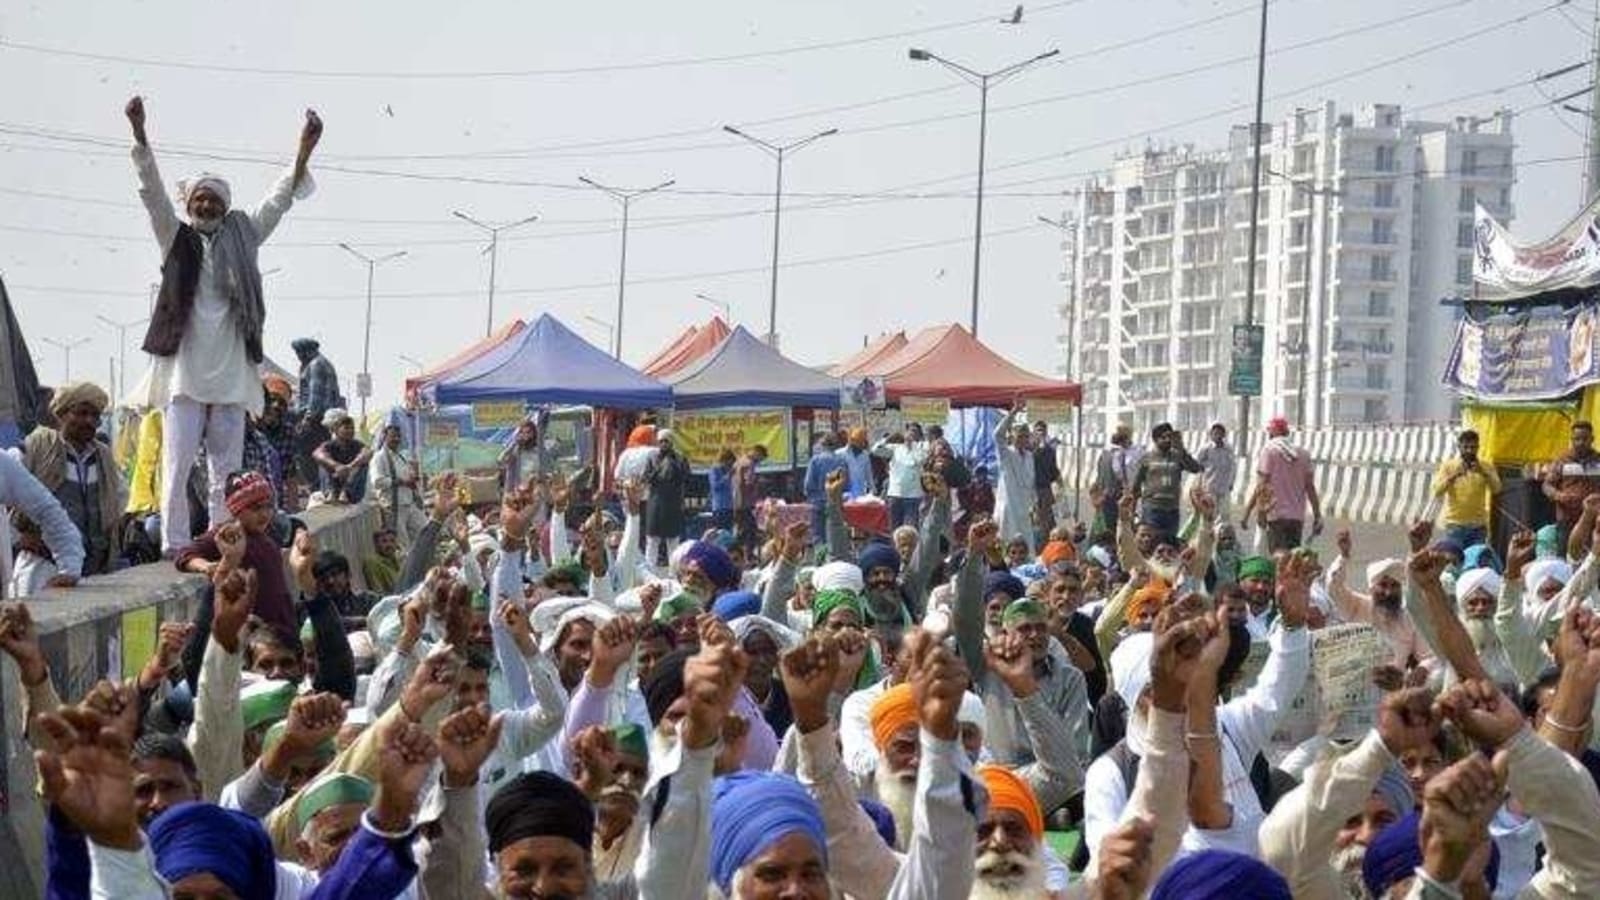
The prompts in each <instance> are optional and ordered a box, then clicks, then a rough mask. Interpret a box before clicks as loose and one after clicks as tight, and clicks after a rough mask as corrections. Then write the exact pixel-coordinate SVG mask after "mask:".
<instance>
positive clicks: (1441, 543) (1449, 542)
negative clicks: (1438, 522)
mask: <svg viewBox="0 0 1600 900" xmlns="http://www.w3.org/2000/svg"><path fill="white" fill-rule="evenodd" d="M1428 549H1430V550H1437V551H1439V552H1441V553H1448V554H1450V555H1451V556H1455V557H1459V558H1464V557H1465V556H1466V553H1467V551H1466V548H1464V547H1462V546H1461V542H1460V541H1458V540H1456V539H1454V538H1448V537H1442V538H1439V539H1438V540H1436V541H1434V542H1433V546H1431V547H1429V548H1428Z"/></svg>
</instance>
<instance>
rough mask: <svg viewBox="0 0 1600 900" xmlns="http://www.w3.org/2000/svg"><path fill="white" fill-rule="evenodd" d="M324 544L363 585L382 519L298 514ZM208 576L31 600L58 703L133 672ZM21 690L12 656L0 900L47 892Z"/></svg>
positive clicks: (0, 733) (128, 574)
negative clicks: (161, 630)
mask: <svg viewBox="0 0 1600 900" xmlns="http://www.w3.org/2000/svg"><path fill="white" fill-rule="evenodd" d="M301 517H302V518H303V519H304V520H305V522H306V525H307V526H308V527H309V528H310V529H311V531H312V533H313V534H315V535H316V536H317V541H318V545H319V546H320V547H322V548H323V549H328V550H337V551H339V552H340V553H343V554H344V555H345V556H346V557H348V558H349V559H350V563H351V570H352V576H353V578H354V579H355V583H356V584H357V585H358V586H359V585H360V584H362V581H361V560H362V558H363V557H364V556H366V555H367V554H369V553H370V552H371V546H372V532H373V530H374V529H375V528H376V526H377V522H378V515H377V512H376V510H375V509H373V508H371V507H322V508H319V509H314V510H310V511H308V512H306V513H303V514H301ZM204 586H205V581H204V579H203V578H201V577H200V576H198V575H182V574H180V573H178V572H177V571H176V570H175V569H174V568H173V566H172V564H171V563H155V564H152V565H148V566H139V567H137V568H133V569H126V570H124V571H121V572H117V573H115V574H112V575H107V576H104V577H100V578H90V579H87V580H85V581H83V582H82V583H81V584H79V585H78V586H77V587H76V588H74V589H72V590H70V591H60V590H53V591H49V592H47V593H46V594H44V595H43V596H40V597H35V598H32V599H30V600H29V602H28V608H29V610H30V611H31V612H32V614H33V619H34V623H35V624H36V625H37V626H38V629H39V643H40V646H41V649H43V651H44V655H45V658H46V659H47V660H48V661H49V663H50V677H51V679H52V681H53V682H54V683H55V688H56V691H57V693H59V694H60V695H61V697H62V699H64V700H67V701H73V700H76V699H78V698H80V697H82V696H83V695H84V694H85V693H87V692H88V690H89V689H90V688H91V687H93V686H94V684H95V683H96V682H98V681H99V680H100V679H102V678H108V677H114V678H131V677H135V676H137V675H138V673H139V669H141V668H142V667H143V666H144V663H145V661H146V660H148V659H149V657H150V653H151V651H152V650H153V648H154V647H155V636H156V629H157V628H158V627H159V625H160V623H162V622H171V621H180V622H181V621H188V620H190V619H191V618H193V616H194V611H195V609H196V608H197V606H198V605H199V602H200V594H201V591H202V589H203V588H204ZM25 697H26V694H25V692H24V691H23V689H22V684H21V682H20V680H19V679H18V674H17V667H16V666H15V665H14V664H12V663H11V661H10V659H9V658H6V661H5V662H4V663H3V664H0V711H3V716H0V740H3V741H4V744H5V751H6V752H5V758H4V760H3V761H0V789H3V791H4V793H3V794H0V813H3V817H0V897H41V896H43V895H44V860H45V845H44V807H43V805H42V804H41V803H40V802H39V798H38V796H37V794H36V793H35V792H34V783H35V780H36V778H37V773H36V770H35V768H34V764H33V750H32V748H31V747H30V746H29V745H28V742H27V739H26V727H25V724H26V723H25V722H24V720H23V716H24V715H25V712H24V698H25Z"/></svg>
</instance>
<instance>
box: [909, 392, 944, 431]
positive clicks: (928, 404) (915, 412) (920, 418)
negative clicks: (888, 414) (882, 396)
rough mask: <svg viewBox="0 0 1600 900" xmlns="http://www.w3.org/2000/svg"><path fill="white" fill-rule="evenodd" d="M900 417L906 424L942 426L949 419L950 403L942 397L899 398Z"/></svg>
mask: <svg viewBox="0 0 1600 900" xmlns="http://www.w3.org/2000/svg"><path fill="white" fill-rule="evenodd" d="M900 415H901V417H902V418H904V420H905V421H907V422H917V423H919V424H922V425H943V424H944V423H945V421H946V420H947V419H949V418H950V401H949V400H948V399H946V398H944V397H901V398H900Z"/></svg>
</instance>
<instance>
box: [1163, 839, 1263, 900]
mask: <svg viewBox="0 0 1600 900" xmlns="http://www.w3.org/2000/svg"><path fill="white" fill-rule="evenodd" d="M1224 897H1229V898H1233V897H1249V898H1250V900H1294V895H1292V894H1290V893H1289V882H1287V881H1284V880H1283V876H1282V875H1279V874H1278V873H1277V872H1275V871H1273V869H1272V868H1271V867H1270V866H1268V865H1267V864H1266V863H1264V862H1262V861H1261V860H1259V859H1255V858H1254V857H1250V856H1245V855H1244V854H1243V853H1233V852H1231V851H1228V850H1202V851H1200V852H1199V853H1191V854H1190V855H1188V856H1185V857H1182V858H1180V859H1178V860H1177V861H1176V862H1174V863H1173V864H1172V865H1170V866H1168V867H1167V870H1166V871H1165V872H1162V873H1161V880H1160V881H1158V882H1156V886H1155V889H1154V890H1152V891H1151V892H1150V900H1221V898H1224Z"/></svg>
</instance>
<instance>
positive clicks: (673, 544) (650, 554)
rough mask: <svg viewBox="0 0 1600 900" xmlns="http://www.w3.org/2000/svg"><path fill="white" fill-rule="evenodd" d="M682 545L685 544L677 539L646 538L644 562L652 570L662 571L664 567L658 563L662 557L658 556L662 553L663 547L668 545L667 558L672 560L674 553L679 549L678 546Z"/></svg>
mask: <svg viewBox="0 0 1600 900" xmlns="http://www.w3.org/2000/svg"><path fill="white" fill-rule="evenodd" d="M681 543H683V542H682V541H680V540H678V539H677V538H664V537H647V538H645V539H644V562H645V565H647V566H649V567H650V568H651V569H660V568H661V567H662V564H660V563H658V562H656V560H657V559H660V557H659V556H657V555H656V554H658V553H660V552H661V546H662V545H663V544H665V545H666V550H667V552H666V556H667V558H668V559H671V558H672V551H674V550H676V549H678V545H679V544H681Z"/></svg>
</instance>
